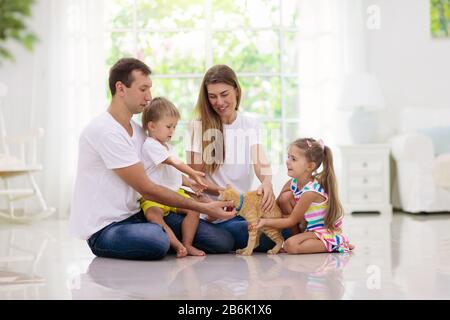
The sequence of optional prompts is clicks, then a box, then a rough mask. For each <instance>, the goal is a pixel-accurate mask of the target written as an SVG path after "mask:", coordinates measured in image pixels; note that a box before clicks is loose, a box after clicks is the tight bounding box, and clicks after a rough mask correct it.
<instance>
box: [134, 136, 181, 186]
mask: <svg viewBox="0 0 450 320" xmlns="http://www.w3.org/2000/svg"><path fill="white" fill-rule="evenodd" d="M169 157H174V158H176V157H177V156H176V155H175V153H174V151H173V147H172V146H170V145H167V147H166V146H164V145H163V144H162V143H161V142H159V141H158V140H156V139H154V138H152V137H148V138H147V139H145V142H144V145H143V146H142V163H143V164H144V168H145V173H146V174H147V176H148V177H149V178H150V180H151V181H153V182H154V183H156V184H159V185H161V186H164V187H166V188H168V189H170V190H173V191H175V192H177V191H178V189H180V188H181V186H182V183H183V180H182V174H181V172H180V171H178V170H177V169H176V168H174V167H173V166H171V165H168V164H165V163H162V162H163V161H164V160H166V159H167V158H169Z"/></svg>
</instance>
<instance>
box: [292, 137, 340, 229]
mask: <svg viewBox="0 0 450 320" xmlns="http://www.w3.org/2000/svg"><path fill="white" fill-rule="evenodd" d="M291 146H296V147H297V148H299V149H301V150H302V151H303V152H304V153H305V157H306V160H308V161H309V162H314V163H315V164H316V167H315V168H314V171H316V170H317V169H318V168H319V167H320V165H322V171H321V172H319V173H316V174H315V175H314V178H315V179H317V181H318V182H319V183H320V185H322V186H323V188H324V189H325V192H326V193H327V194H328V213H327V215H326V216H325V227H326V228H327V229H330V230H335V229H336V227H335V223H336V221H337V219H338V218H340V217H341V216H342V214H343V212H344V211H343V209H342V205H341V202H340V201H339V197H338V189H337V181H336V174H335V173H334V167H333V154H332V152H331V149H330V148H329V147H328V146H326V145H324V144H323V142H322V141H316V140H314V139H312V138H302V139H297V140H295V141H294V142H292V143H291Z"/></svg>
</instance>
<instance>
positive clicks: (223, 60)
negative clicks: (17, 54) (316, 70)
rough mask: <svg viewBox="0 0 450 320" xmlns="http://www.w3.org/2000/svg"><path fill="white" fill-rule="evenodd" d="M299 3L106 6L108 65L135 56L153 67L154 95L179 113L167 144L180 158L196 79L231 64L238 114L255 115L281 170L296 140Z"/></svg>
mask: <svg viewBox="0 0 450 320" xmlns="http://www.w3.org/2000/svg"><path fill="white" fill-rule="evenodd" d="M298 2H299V0H227V1H224V0H170V1H164V0H152V1H148V0H106V1H105V6H106V10H107V17H108V19H109V20H108V39H109V46H108V48H109V51H108V59H107V65H108V66H111V65H112V64H113V63H114V62H115V61H116V60H117V59H119V58H120V57H123V56H134V57H138V58H140V59H142V60H144V61H145V62H146V63H147V64H148V65H149V66H150V67H151V68H152V71H153V76H152V80H153V90H152V93H153V96H160V95H161V96H165V97H167V98H168V99H170V100H171V101H172V102H174V103H175V105H176V106H177V107H178V108H179V110H180V112H181V121H180V123H179V125H178V128H177V138H175V139H174V141H173V143H174V144H175V146H176V148H177V152H178V153H179V156H180V157H181V158H182V159H184V158H185V155H184V148H183V143H184V141H183V138H184V137H185V136H186V132H185V130H186V124H187V122H188V121H189V120H190V119H192V117H193V109H194V106H195V103H196V101H197V96H198V91H199V88H200V82H201V79H202V77H203V75H204V73H205V71H206V70H207V69H208V68H209V67H211V66H212V65H214V64H227V65H229V66H230V67H232V68H233V69H234V70H235V71H236V73H237V75H238V77H239V80H240V83H241V86H242V90H243V97H242V100H241V109H240V110H242V111H246V112H252V113H255V114H258V115H259V116H260V118H261V123H262V124H263V127H264V128H265V129H266V130H265V134H264V137H263V138H264V140H263V141H264V144H265V148H266V150H267V151H268V152H267V153H268V154H269V156H270V158H271V162H272V163H273V164H280V163H283V162H284V158H285V147H286V145H287V143H288V142H289V141H291V140H292V139H294V138H295V137H297V135H298V123H299V121H298V117H299V115H298V110H299V108H298V104H299V99H298V90H299V82H298V79H299V75H298V71H297V70H298V50H299V48H298V43H299V41H298V16H299V15H298Z"/></svg>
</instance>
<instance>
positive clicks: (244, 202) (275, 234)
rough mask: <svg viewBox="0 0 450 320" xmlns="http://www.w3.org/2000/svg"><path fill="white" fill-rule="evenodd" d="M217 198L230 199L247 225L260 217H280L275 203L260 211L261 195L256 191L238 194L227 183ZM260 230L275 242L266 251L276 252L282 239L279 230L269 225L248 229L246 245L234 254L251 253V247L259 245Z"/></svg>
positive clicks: (247, 254) (269, 252) (255, 221)
mask: <svg viewBox="0 0 450 320" xmlns="http://www.w3.org/2000/svg"><path fill="white" fill-rule="evenodd" d="M219 200H232V201H233V202H234V205H235V207H236V211H237V215H239V216H241V217H243V218H244V219H245V220H247V222H248V224H249V225H252V224H256V223H257V222H258V221H259V219H260V218H281V210H280V208H279V207H278V205H277V204H275V207H274V208H273V209H272V210H271V211H270V212H266V213H263V212H262V210H261V200H262V196H259V195H258V194H257V192H256V191H250V192H246V193H243V194H240V193H239V192H237V191H236V190H235V189H233V187H231V186H230V185H227V188H226V189H225V190H224V191H220V195H219ZM262 232H264V233H265V234H266V235H267V236H268V237H269V238H270V239H271V240H273V241H274V242H275V246H274V247H273V248H272V249H271V250H269V251H267V253H268V254H277V253H278V251H280V249H281V246H282V245H283V241H284V239H283V236H282V235H281V231H280V230H278V229H275V228H271V227H264V228H261V229H259V230H256V229H252V230H249V232H248V233H249V234H248V242H247V247H245V248H243V249H239V250H236V254H241V255H244V256H249V255H251V254H252V253H253V249H254V248H256V247H257V246H258V245H259V237H260V236H261V233H262Z"/></svg>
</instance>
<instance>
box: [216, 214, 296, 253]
mask: <svg viewBox="0 0 450 320" xmlns="http://www.w3.org/2000/svg"><path fill="white" fill-rule="evenodd" d="M216 226H217V227H219V228H220V229H222V230H226V231H228V232H229V233H231V235H232V236H233V238H234V247H233V250H237V249H242V248H245V247H246V246H247V241H248V223H247V221H246V220H245V219H244V218H242V217H239V216H237V217H234V218H233V219H230V220H227V221H224V222H219V223H217V224H216ZM282 235H283V238H284V239H287V238H289V237H290V236H291V231H290V230H289V229H284V230H283V231H282ZM274 246H275V242H273V241H272V240H270V239H269V238H268V237H267V236H266V235H265V234H262V235H261V238H260V239H259V246H258V247H256V248H255V251H257V252H267V251H268V250H270V249H272V248H273V247H274Z"/></svg>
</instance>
